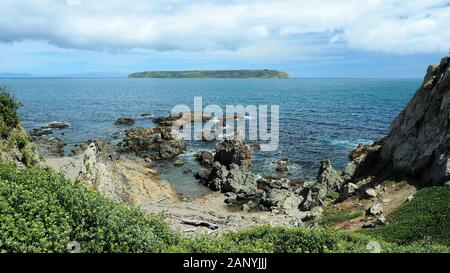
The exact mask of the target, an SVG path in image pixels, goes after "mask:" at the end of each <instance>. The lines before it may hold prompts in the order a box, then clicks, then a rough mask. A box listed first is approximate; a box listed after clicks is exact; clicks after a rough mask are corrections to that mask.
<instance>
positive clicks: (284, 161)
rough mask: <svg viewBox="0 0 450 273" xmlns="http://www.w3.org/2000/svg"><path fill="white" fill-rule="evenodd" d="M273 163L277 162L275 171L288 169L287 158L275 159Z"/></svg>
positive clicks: (280, 171) (282, 171)
mask: <svg viewBox="0 0 450 273" xmlns="http://www.w3.org/2000/svg"><path fill="white" fill-rule="evenodd" d="M275 163H276V164H277V168H276V170H277V172H279V173H285V172H287V171H289V160H288V159H287V158H283V159H280V160H277V161H276V162H275Z"/></svg>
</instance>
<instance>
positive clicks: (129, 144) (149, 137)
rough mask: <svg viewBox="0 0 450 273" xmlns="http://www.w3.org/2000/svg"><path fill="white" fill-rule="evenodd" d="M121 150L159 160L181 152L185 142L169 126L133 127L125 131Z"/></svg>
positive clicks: (184, 148)
mask: <svg viewBox="0 0 450 273" xmlns="http://www.w3.org/2000/svg"><path fill="white" fill-rule="evenodd" d="M122 150H123V151H124V152H135V153H136V154H137V155H148V156H149V157H150V158H151V159H154V160H161V159H170V158H174V157H176V156H177V155H179V154H181V153H183V152H184V151H185V150H186V144H185V142H184V141H183V140H182V139H176V138H175V137H174V136H173V135H172V132H171V129H170V128H163V127H159V126H158V127H154V128H133V129H131V130H128V131H127V132H126V133H125V138H124V142H123V146H122Z"/></svg>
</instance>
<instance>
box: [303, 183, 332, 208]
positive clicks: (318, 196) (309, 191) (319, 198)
mask: <svg viewBox="0 0 450 273" xmlns="http://www.w3.org/2000/svg"><path fill="white" fill-rule="evenodd" d="M300 196H301V197H302V198H303V199H302V203H301V204H300V207H299V208H300V210H302V211H309V210H311V209H312V208H314V207H319V206H322V205H323V199H324V198H325V197H326V191H325V186H324V185H321V184H315V185H314V186H312V187H306V188H304V189H303V191H302V192H301V195H300Z"/></svg>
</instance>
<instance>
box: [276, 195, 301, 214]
mask: <svg viewBox="0 0 450 273" xmlns="http://www.w3.org/2000/svg"><path fill="white" fill-rule="evenodd" d="M301 202H302V199H301V198H300V197H298V196H296V195H294V194H291V193H290V195H289V196H288V197H287V198H286V199H285V200H284V202H283V204H282V205H281V208H282V209H284V210H293V209H297V210H298V206H299V205H300V203H301Z"/></svg>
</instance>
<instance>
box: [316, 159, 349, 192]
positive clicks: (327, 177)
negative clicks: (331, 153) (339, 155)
mask: <svg viewBox="0 0 450 273" xmlns="http://www.w3.org/2000/svg"><path fill="white" fill-rule="evenodd" d="M317 184H321V185H323V186H324V187H323V188H324V189H325V190H326V192H327V193H325V195H327V194H329V193H332V192H335V193H339V192H340V191H341V188H342V185H343V184H344V177H343V176H342V174H341V173H340V172H339V171H337V170H336V169H335V168H333V166H332V165H331V162H330V161H328V160H324V161H322V162H320V169H319V173H318V175H317Z"/></svg>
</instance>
